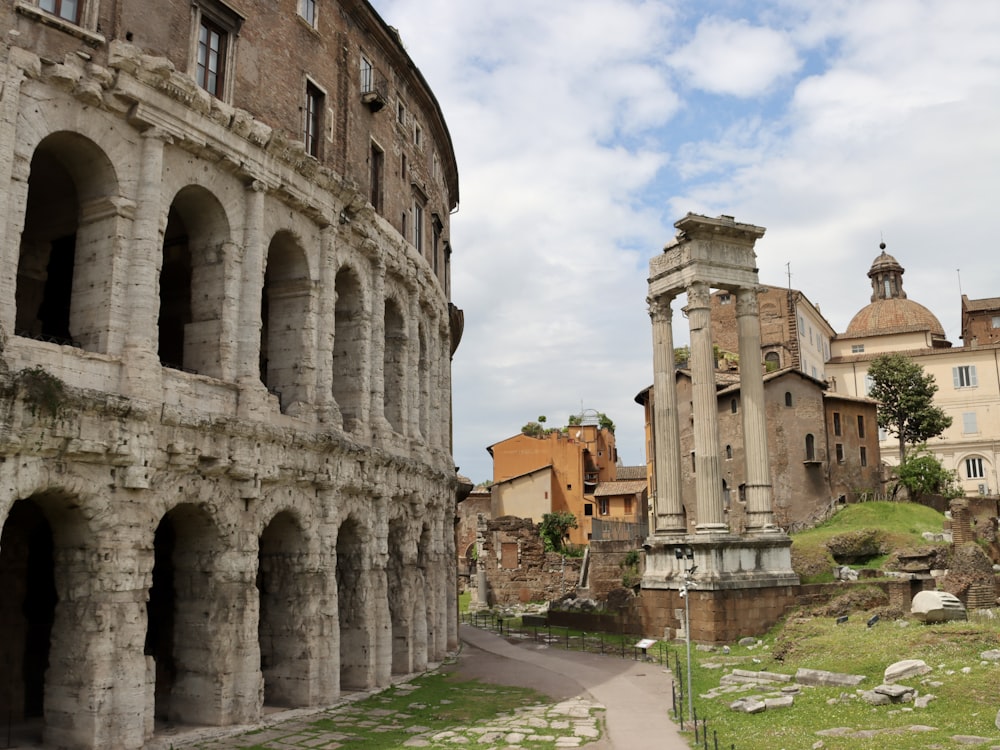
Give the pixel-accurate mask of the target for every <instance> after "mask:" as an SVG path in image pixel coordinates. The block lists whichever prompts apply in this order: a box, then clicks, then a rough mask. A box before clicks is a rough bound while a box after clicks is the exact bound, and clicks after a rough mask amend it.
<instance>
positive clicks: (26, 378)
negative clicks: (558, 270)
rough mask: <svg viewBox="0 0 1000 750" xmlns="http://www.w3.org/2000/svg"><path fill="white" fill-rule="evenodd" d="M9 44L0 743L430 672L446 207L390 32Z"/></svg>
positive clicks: (446, 192) (299, 697) (221, 4)
mask: <svg viewBox="0 0 1000 750" xmlns="http://www.w3.org/2000/svg"><path fill="white" fill-rule="evenodd" d="M0 18H2V20H3V26H4V28H5V29H6V30H8V32H9V33H7V34H6V36H5V39H6V41H7V43H6V45H5V46H4V47H3V48H2V49H0V65H2V75H3V79H2V81H0V252H2V260H0V720H2V721H4V722H9V725H10V727H11V728H12V731H13V732H14V737H15V741H17V740H18V739H21V740H24V741H25V742H27V743H29V744H31V743H34V744H37V743H38V742H39V741H42V742H44V744H45V746H47V747H57V748H126V749H127V748H140V747H143V746H144V744H146V742H147V741H148V740H149V739H150V738H152V737H154V736H155V734H156V733H157V731H159V729H160V728H161V727H163V726H164V725H166V724H170V725H178V724H180V725H183V724H198V725H229V724H243V723H252V722H255V721H257V720H258V719H259V718H260V717H261V715H262V711H263V707H264V706H265V705H268V706H284V707H304V706H315V705H322V704H328V703H331V702H333V701H335V700H336V699H338V697H339V696H341V695H342V694H343V693H344V692H345V691H351V690H358V689H368V688H372V687H375V686H385V685H388V684H389V683H390V681H391V678H392V675H394V674H407V673H411V672H414V671H420V670H423V669H425V668H426V667H427V665H428V664H429V663H432V662H437V661H439V660H441V659H442V658H443V656H444V655H445V653H446V652H447V651H448V650H449V649H451V648H454V647H455V646H456V645H457V622H456V616H455V612H456V591H455V580H454V579H455V571H454V562H453V561H454V558H455V553H454V534H453V519H454V515H455V514H454V502H455V492H456V488H457V486H458V481H457V478H456V472H455V466H454V461H453V459H452V457H451V435H450V431H451V428H450V424H451V413H450V410H451V405H450V394H451V374H450V373H451V356H452V355H453V353H454V351H455V347H456V346H457V345H458V341H459V339H460V337H461V329H462V315H461V311H460V310H458V309H456V308H455V307H454V306H453V305H452V304H451V303H450V301H449V297H450V262H449V261H450V252H451V249H450V246H449V244H448V236H449V225H448V221H449V215H450V213H451V212H452V211H453V210H454V209H455V208H456V207H457V202H458V182H457V168H456V165H455V159H454V153H453V150H452V145H451V141H450V137H449V135H448V131H447V128H446V126H445V124H444V120H443V117H442V114H441V112H440V110H439V108H438V105H437V102H436V100H435V99H434V96H433V94H432V93H431V91H430V89H429V88H428V86H427V83H426V81H425V80H424V79H423V77H422V75H421V74H420V73H419V71H418V70H417V69H416V67H415V66H414V64H413V62H412V61H411V60H410V58H409V56H408V55H407V53H406V51H405V49H404V47H403V44H402V42H401V40H400V37H399V33H398V32H397V31H396V30H395V29H393V28H391V27H389V26H388V25H386V24H385V22H384V21H382V19H381V18H379V16H378V15H377V14H376V13H375V12H374V10H372V8H371V6H370V5H368V4H367V3H353V2H343V3H340V2H330V3H323V4H317V3H298V4H296V3H292V2H282V3H256V2H254V3H252V2H246V1H245V0H157V2H143V3H110V2H99V0H81V2H79V3H76V2H74V3H69V2H62V3H36V2H16V3H15V2H5V3H2V4H0ZM279 53H280V60H281V63H280V64H277V63H276V62H274V61H275V60H276V59H279V58H278V57H276V56H277V55H278V54H279ZM0 731H3V733H4V734H6V732H7V731H8V726H4V727H3V729H2V730H0ZM24 732H26V733H28V735H30V736H23V735H22V734H19V733H24Z"/></svg>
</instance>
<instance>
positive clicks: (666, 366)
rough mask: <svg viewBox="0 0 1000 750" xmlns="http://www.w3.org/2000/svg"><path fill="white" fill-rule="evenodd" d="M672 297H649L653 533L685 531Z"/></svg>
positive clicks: (681, 532) (679, 532)
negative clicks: (651, 368) (651, 326)
mask: <svg viewBox="0 0 1000 750" xmlns="http://www.w3.org/2000/svg"><path fill="white" fill-rule="evenodd" d="M672 302H673V298H672V297H669V296H666V295H663V296H661V297H657V298H655V299H650V300H649V317H650V318H651V319H652V322H653V425H652V427H653V466H654V469H655V472H656V487H655V492H654V495H653V513H654V521H653V523H654V528H653V532H654V533H656V534H683V533H685V531H686V528H685V520H684V510H683V498H682V495H681V438H680V426H679V425H678V423H677V377H676V374H675V370H674V329H673V310H672V309H671V307H670V305H671V303H672Z"/></svg>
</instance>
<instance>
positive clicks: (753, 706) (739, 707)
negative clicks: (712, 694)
mask: <svg viewBox="0 0 1000 750" xmlns="http://www.w3.org/2000/svg"><path fill="white" fill-rule="evenodd" d="M729 708H731V709H732V710H733V711H742V712H743V713H745V714H759V713H760V712H761V711H765V710H767V704H766V703H764V701H762V700H759V699H758V698H753V697H751V698H740V699H739V700H736V701H733V702H732V703H730V704H729Z"/></svg>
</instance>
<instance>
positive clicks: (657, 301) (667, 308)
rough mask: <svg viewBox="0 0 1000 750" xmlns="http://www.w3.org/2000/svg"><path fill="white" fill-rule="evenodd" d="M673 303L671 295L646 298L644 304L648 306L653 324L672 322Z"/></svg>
mask: <svg viewBox="0 0 1000 750" xmlns="http://www.w3.org/2000/svg"><path fill="white" fill-rule="evenodd" d="M673 301H674V297H673V295H669V294H661V295H659V296H657V297H646V303H647V304H648V305H649V317H650V318H652V320H653V322H654V323H662V322H664V321H668V322H669V321H671V320H673V315H674V311H673V309H671V305H672V304H673Z"/></svg>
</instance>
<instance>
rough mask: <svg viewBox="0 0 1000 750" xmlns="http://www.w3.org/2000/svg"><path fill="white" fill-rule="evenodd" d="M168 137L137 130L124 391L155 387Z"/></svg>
mask: <svg viewBox="0 0 1000 750" xmlns="http://www.w3.org/2000/svg"><path fill="white" fill-rule="evenodd" d="M170 140H171V139H170V137H169V136H168V135H167V134H166V133H164V132H162V131H160V130H158V129H156V128H150V129H149V130H147V131H146V132H144V133H143V134H142V153H141V155H140V163H139V185H138V191H137V194H136V208H135V218H134V220H133V222H132V247H131V260H130V262H129V272H128V279H129V285H128V293H127V295H126V298H127V300H128V311H129V326H128V330H127V332H126V334H125V350H124V352H123V360H124V370H123V372H124V380H125V382H124V383H123V386H124V390H125V392H126V393H127V394H130V395H131V394H139V393H141V394H143V395H147V396H148V394H149V391H148V390H147V389H149V388H152V389H154V391H153V392H156V391H158V390H159V388H160V357H159V354H158V351H157V349H158V342H159V340H160V336H159V326H158V320H159V317H160V310H159V303H160V289H159V284H160V268H161V266H162V263H163V248H162V246H161V244H160V215H161V213H162V210H163V207H162V206H161V202H162V197H163V196H162V194H161V190H160V186H161V184H162V180H163V151H164V148H165V146H166V144H167V143H169V142H170Z"/></svg>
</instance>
